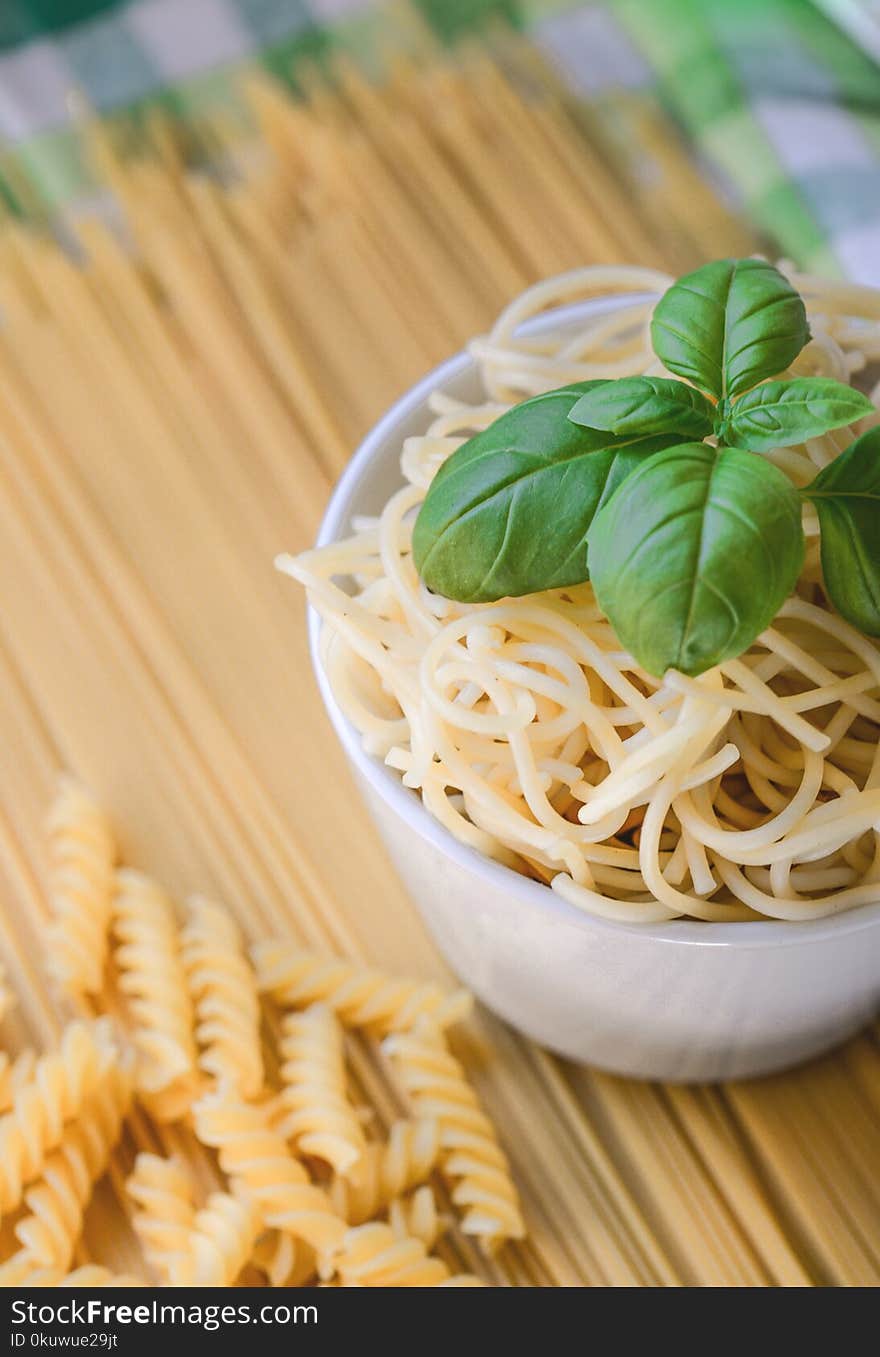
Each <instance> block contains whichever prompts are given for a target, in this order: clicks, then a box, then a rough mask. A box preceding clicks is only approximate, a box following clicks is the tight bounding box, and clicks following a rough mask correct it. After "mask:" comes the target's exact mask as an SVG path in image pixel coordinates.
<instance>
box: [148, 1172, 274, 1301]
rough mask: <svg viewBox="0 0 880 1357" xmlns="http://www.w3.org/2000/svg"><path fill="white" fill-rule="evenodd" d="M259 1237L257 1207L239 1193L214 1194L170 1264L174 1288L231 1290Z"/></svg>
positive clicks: (170, 1275)
mask: <svg viewBox="0 0 880 1357" xmlns="http://www.w3.org/2000/svg"><path fill="white" fill-rule="evenodd" d="M259 1233H260V1215H259V1212H258V1210H257V1207H256V1204H255V1203H254V1202H253V1201H251V1200H250V1199H249V1198H248V1197H245V1196H243V1195H239V1194H238V1193H236V1192H213V1193H212V1194H211V1196H210V1197H209V1198H208V1200H207V1202H206V1204H205V1206H203V1207H202V1209H201V1211H197V1212H196V1214H195V1218H194V1220H193V1223H192V1228H191V1229H190V1230H189V1232H188V1236H187V1239H186V1243H185V1245H184V1247H183V1249H182V1250H181V1252H180V1253H178V1254H176V1255H175V1256H174V1257H173V1258H172V1259H171V1262H170V1268H169V1281H170V1283H171V1285H172V1286H232V1284H233V1283H234V1282H235V1280H236V1278H237V1277H238V1274H239V1273H240V1272H241V1270H242V1268H244V1267H245V1265H246V1264H247V1263H248V1261H249V1260H250V1257H251V1255H252V1253H253V1251H254V1245H255V1244H256V1242H257V1237H258V1235H259Z"/></svg>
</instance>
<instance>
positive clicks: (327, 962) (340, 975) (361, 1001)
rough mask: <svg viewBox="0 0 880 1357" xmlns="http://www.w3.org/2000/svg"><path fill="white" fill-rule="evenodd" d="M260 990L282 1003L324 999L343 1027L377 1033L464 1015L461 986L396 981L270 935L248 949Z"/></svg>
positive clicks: (304, 1004) (467, 1000) (441, 1023)
mask: <svg viewBox="0 0 880 1357" xmlns="http://www.w3.org/2000/svg"><path fill="white" fill-rule="evenodd" d="M251 955H252V957H253V960H254V965H255V966H256V969H257V982H258V984H259V987H260V989H261V990H262V991H263V992H264V993H267V994H270V995H271V996H272V998H273V999H275V1000H276V1002H277V1003H279V1004H281V1005H282V1006H283V1007H285V1008H295V1009H299V1008H308V1007H310V1005H311V1004H316V1003H325V1004H328V1005H329V1006H330V1008H332V1009H333V1011H334V1012H335V1014H336V1016H337V1018H339V1020H340V1022H342V1023H343V1024H344V1025H345V1026H346V1027H365V1028H367V1029H368V1030H369V1031H371V1032H372V1033H373V1034H374V1035H376V1036H382V1035H384V1034H386V1033H388V1032H403V1031H406V1030H407V1029H409V1028H410V1027H412V1026H413V1024H414V1023H415V1022H416V1021H417V1020H418V1019H419V1018H420V1017H424V1016H425V1015H428V1016H430V1017H431V1019H432V1021H433V1022H434V1023H435V1024H436V1025H437V1026H438V1027H441V1028H442V1027H448V1026H449V1025H450V1024H452V1023H453V1022H458V1021H459V1020H460V1019H461V1018H464V1017H466V1016H467V1014H468V1013H469V1012H470V1009H471V1006H472V1000H471V996H470V995H469V994H468V993H467V991H466V990H455V991H453V992H452V993H449V992H447V991H446V990H443V989H441V987H440V986H439V985H431V984H420V983H419V982H418V981H415V980H397V979H395V978H394V977H393V976H390V975H385V974H384V973H383V972H381V971H374V970H369V969H367V967H365V966H361V965H358V964H357V963H356V962H352V961H342V960H340V959H338V958H334V957H324V956H320V955H319V954H318V953H316V952H307V951H303V950H302V949H301V948H299V947H296V946H295V945H294V944H293V943H289V942H285V941H283V940H278V939H273V940H271V941H264V942H258V943H256V945H255V946H254V947H253V948H252V949H251Z"/></svg>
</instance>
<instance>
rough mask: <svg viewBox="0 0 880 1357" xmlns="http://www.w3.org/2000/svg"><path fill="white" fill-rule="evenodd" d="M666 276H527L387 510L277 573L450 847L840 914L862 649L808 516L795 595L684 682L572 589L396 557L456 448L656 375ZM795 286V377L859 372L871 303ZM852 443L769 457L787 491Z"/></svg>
mask: <svg viewBox="0 0 880 1357" xmlns="http://www.w3.org/2000/svg"><path fill="white" fill-rule="evenodd" d="M670 281H671V280H670V279H668V278H666V276H665V275H663V274H660V273H657V272H654V271H650V270H645V269H636V268H610V267H599V268H589V269H582V270H577V271H575V272H572V273H569V274H565V275H563V276H561V277H559V278H556V279H552V280H550V281H548V282H545V283H541V284H539V285H537V286H536V287H533V288H530V289H529V290H528V291H527V292H525V293H524V294H523V295H522V296H521V297H520V298H519V299H518V300H517V301H515V302H514V303H513V304H512V305H511V306H509V307H508V308H507V310H506V311H505V312H504V313H503V314H502V315H501V317H500V318H499V320H498V321H497V323H496V325H495V327H494V329H493V330H492V331H491V333H490V334H489V335H488V336H487V337H486V338H483V339H479V340H476V341H475V342H474V343H473V344H472V346H471V352H472V354H473V356H474V358H475V359H476V360H477V362H478V364H479V369H480V374H481V378H482V384H483V388H484V391H485V400H484V401H483V402H481V403H480V404H477V405H466V404H463V403H461V402H459V401H456V400H452V399H450V398H449V397H448V396H447V395H444V394H443V393H442V392H437V393H436V394H435V395H434V396H433V397H432V399H431V402H430V405H431V410H432V412H433V414H434V419H433V421H432V423H431V424H430V427H429V428H428V430H427V431H426V433H425V434H424V435H423V436H421V437H414V438H409V439H407V440H406V443H405V445H404V448H403V453H402V457H401V469H402V472H403V477H404V481H405V484H404V486H403V488H402V489H401V490H399V491H398V492H397V493H396V494H395V495H393V496H392V498H391V499H390V500H389V501H388V503H387V505H386V506H385V508H384V510H383V512H382V513H381V515H380V516H379V517H378V518H377V519H370V520H366V519H362V520H358V521H356V522H355V523H354V524H353V525H352V526H353V529H354V535H353V536H352V537H350V538H348V539H347V540H345V541H340V542H336V543H334V544H332V545H330V546H326V547H323V548H321V549H319V550H316V551H313V552H308V553H306V554H304V555H302V556H300V557H298V558H296V559H292V558H290V557H282V558H281V559H280V562H279V564H280V565H281V568H282V569H284V570H285V571H287V572H288V573H289V574H291V575H293V576H294V577H295V578H296V579H298V580H300V581H301V582H302V583H303V584H305V585H306V587H307V589H308V591H309V597H310V599H311V601H312V603H313V604H314V606H315V607H316V608H317V609H318V610H319V611H320V613H321V615H322V616H323V618H324V619H325V624H326V625H325V628H324V631H323V658H324V663H325V665H326V668H327V672H328V675H329V677H330V680H331V683H332V686H333V690H334V692H335V694H336V697H337V699H338V701H339V703H340V705H341V706H342V708H343V709H344V711H345V712H346V714H347V715H348V717H349V718H350V719H351V720H352V722H353V723H354V725H355V726H356V727H357V729H358V730H359V731H360V732H361V734H362V737H363V740H364V744H365V747H366V749H367V750H368V751H369V752H370V753H372V754H373V755H375V756H376V757H378V758H381V759H384V761H385V762H386V764H388V765H389V766H390V767H391V768H394V769H396V770H397V771H398V772H399V773H400V775H401V777H402V781H403V783H404V785H405V786H407V787H410V788H412V789H413V790H414V791H415V792H418V793H419V794H420V795H421V797H422V800H423V802H424V804H425V806H426V808H427V809H428V810H429V811H430V813H431V814H432V815H434V816H435V817H436V818H437V819H438V820H439V821H440V823H441V824H443V825H444V826H445V827H446V828H447V829H448V830H449V831H450V832H451V833H452V834H453V835H454V836H455V837H456V838H457V839H459V840H460V841H461V842H463V843H465V844H467V845H469V846H470V847H472V848H474V849H476V850H478V851H479V852H481V853H484V854H486V855H488V856H490V857H492V858H494V859H496V860H497V861H499V862H502V863H505V864H506V865H508V866H510V867H514V868H516V869H519V870H521V871H524V872H526V873H528V874H530V875H532V876H536V877H538V878H539V879H541V880H544V881H547V882H549V883H550V884H551V885H552V887H553V889H554V890H556V891H557V892H558V893H559V894H560V895H561V896H562V897H563V898H564V899H566V900H567V901H568V902H569V903H570V904H572V905H575V906H578V907H580V908H583V909H586V910H588V911H591V912H593V913H596V914H601V915H603V916H605V917H607V918H611V919H617V920H622V921H626V922H654V921H660V920H666V919H672V918H675V917H679V916H682V915H687V916H690V917H694V918H700V919H706V920H712V921H724V920H739V919H755V918H759V917H764V916H768V917H772V918H777V919H790V920H799V919H810V918H817V917H820V916H822V915H829V914H835V913H838V912H840V911H842V910H846V909H851V908H853V907H855V906H857V905H861V904H865V903H868V902H870V901H872V900H876V899H877V898H878V891H880V849H878V840H877V834H876V831H877V829H878V828H880V753H878V726H880V650H878V647H877V645H876V644H875V642H873V641H872V640H870V639H869V638H867V637H865V636H863V635H862V634H861V633H860V632H858V631H856V630H855V629H854V628H853V627H852V626H850V625H849V623H847V622H846V621H844V620H843V619H842V618H841V617H839V616H838V615H837V614H836V613H835V612H833V611H832V610H831V609H830V607H829V606H828V605H827V603H826V600H825V597H824V594H823V591H822V582H821V570H820V565H819V555H818V526H817V522H816V517H815V512H814V511H813V510H811V509H809V508H808V509H806V510H805V518H804V527H805V532H806V534H807V544H808V545H807V552H806V560H805V565H804V569H803V572H802V574H801V577H800V580H799V583H798V587H797V591H796V593H795V594H794V595H793V596H792V597H791V598H790V599H788V601H787V602H786V603H785V604H784V605H783V607H782V609H781V611H780V613H779V614H778V616H777V617H776V619H775V621H774V624H773V626H771V627H770V628H768V629H767V630H766V631H765V632H764V633H763V634H762V635H761V636H760V637H759V638H758V640H757V641H756V642H755V644H754V645H753V646H752V647H751V648H750V649H749V650H748V651H747V652H746V653H745V654H743V655H741V656H739V657H738V658H737V659H734V660H730V661H727V662H725V663H722V664H720V665H718V666H716V667H715V668H714V669H712V670H710V671H709V672H707V673H705V674H702V675H700V677H699V678H687V677H686V676H684V675H682V674H679V673H677V672H676V671H674V670H671V671H669V672H668V673H667V674H666V675H665V676H664V678H663V679H662V680H661V679H657V678H654V677H653V676H652V675H650V674H648V673H647V672H646V671H645V670H644V669H642V668H641V667H640V666H639V665H638V664H637V663H636V661H635V660H634V659H633V658H632V657H630V656H629V655H627V654H626V653H624V652H623V651H622V649H621V647H620V644H619V642H618V641H617V638H616V636H615V634H614V632H613V630H612V628H611V626H610V624H609V622H608V621H607V620H606V619H605V617H604V616H603V614H602V612H601V611H600V609H599V607H598V606H597V604H596V601H595V599H594V596H593V591H592V588H591V586H590V585H589V584H583V585H578V586H576V587H572V588H566V589H561V590H552V591H547V592H545V593H542V594H536V595H531V596H527V597H522V598H511V599H502V600H500V601H499V602H497V603H488V604H462V603H456V602H453V601H450V600H448V599H445V598H442V597H440V596H438V595H436V594H432V593H431V592H430V591H429V590H428V589H426V588H425V586H424V584H423V583H422V582H421V581H420V579H419V577H418V575H417V573H416V569H415V566H414V564H413V560H412V555H411V535H412V522H413V518H414V514H415V511H416V510H417V509H418V507H419V505H420V503H421V502H422V500H423V498H424V496H425V493H426V490H427V487H428V485H429V484H430V482H431V479H432V477H433V476H434V474H435V473H436V471H437V469H438V468H439V466H440V465H441V464H442V463H443V462H444V461H445V459H446V458H447V457H448V456H449V455H450V454H451V453H452V452H453V451H454V450H455V449H456V448H457V447H459V446H460V445H461V443H462V442H463V441H464V440H465V439H466V438H467V437H470V436H471V435H472V434H473V433H475V432H477V431H479V430H481V429H484V428H486V427H487V426H488V425H489V424H490V423H491V422H492V421H493V420H494V419H495V418H497V416H498V415H499V414H501V413H502V412H503V411H504V410H505V409H507V408H509V407H510V406H511V405H512V404H514V403H516V402H517V401H519V400H522V399H523V398H525V397H527V396H531V395H535V394H537V393H540V392H543V391H549V390H552V389H553V388H555V387H559V386H562V385H563V384H564V383H567V382H572V381H584V380H587V379H590V378H597V377H599V378H610V377H620V376H629V375H635V374H640V373H646V372H647V373H662V371H663V369H662V368H661V367H660V366H659V364H658V363H657V361H656V360H655V359H654V358H653V355H652V353H651V350H650V347H649V342H648V337H647V323H648V321H649V319H650V315H651V311H652V309H653V304H654V299H655V297H656V294H657V293H658V292H661V291H663V290H664V289H665V288H666V287H667V286H668V284H669V282H670ZM794 281H795V284H796V286H797V287H798V288H799V289H800V290H801V292H802V293H803V295H804V297H805V300H806V302H807V306H808V309H809V312H810V324H811V329H812V334H813V338H812V340H811V341H810V343H809V344H808V345H807V347H806V348H805V349H804V350H803V353H802V354H801V355H800V357H799V358H798V359H797V360H796V362H795V363H794V365H793V367H792V370H791V371H792V375H814V374H819V375H823V376H831V377H834V378H836V379H837V380H842V381H851V380H852V378H853V376H854V374H856V373H861V372H863V371H865V370H869V368H870V364H871V363H872V362H874V361H875V360H877V359H878V358H880V294H878V293H876V292H873V291H871V290H869V289H864V288H857V287H853V286H846V285H841V284H833V283H827V282H824V281H821V280H818V279H812V278H805V277H798V278H796V279H794ZM603 294H630V295H629V296H628V298H627V301H626V303H625V304H624V305H621V306H617V307H615V308H614V309H611V310H604V311H599V312H598V313H596V312H594V313H593V314H592V315H591V316H590V317H589V319H588V320H587V321H586V322H585V323H584V322H583V321H581V323H580V324H579V325H578V326H577V327H576V328H572V327H571V325H569V326H567V327H557V328H555V329H552V328H551V329H550V330H540V331H539V332H537V333H536V332H535V329H534V327H532V330H531V332H529V330H528V327H526V335H525V336H524V335H523V332H522V327H523V323H524V322H527V321H529V320H531V319H533V318H534V317H536V316H538V315H540V314H541V313H543V312H545V311H547V310H552V309H553V308H556V307H559V306H560V305H564V304H569V303H572V302H576V301H584V300H587V299H589V298H596V297H599V296H601V295H603ZM875 394H876V393H875ZM870 422H872V420H871V417H869V420H868V423H870ZM851 437H852V432H851V431H850V430H844V431H842V432H836V433H831V434H827V435H825V436H823V437H822V438H818V439H811V440H808V441H807V442H806V443H805V444H803V445H800V446H798V447H793V448H781V449H778V450H775V451H773V452H772V453H769V454H767V455H768V456H769V457H770V458H771V460H772V461H774V462H775V463H776V465H777V466H778V467H779V468H780V469H781V470H783V471H784V472H785V473H786V474H787V475H788V476H789V477H790V478H791V480H792V481H793V482H794V483H795V485H797V486H803V485H806V484H807V483H808V482H809V481H810V480H811V479H812V478H813V477H814V476H815V474H816V471H817V469H820V468H822V467H823V466H825V465H827V463H828V462H829V461H831V460H832V459H833V458H834V457H835V456H836V455H837V454H838V453H839V452H840V451H842V449H843V447H844V446H846V444H847V443H848V442H849V441H850V439H851Z"/></svg>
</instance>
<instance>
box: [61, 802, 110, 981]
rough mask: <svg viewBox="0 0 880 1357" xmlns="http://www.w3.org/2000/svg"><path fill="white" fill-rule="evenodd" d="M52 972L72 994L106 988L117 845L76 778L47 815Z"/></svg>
mask: <svg viewBox="0 0 880 1357" xmlns="http://www.w3.org/2000/svg"><path fill="white" fill-rule="evenodd" d="M48 837H49V894H50V900H51V904H52V913H53V916H54V917H53V920H52V925H51V928H50V931H49V955H48V968H49V973H50V974H51V975H52V976H53V977H54V978H55V979H56V980H57V982H58V984H59V985H60V986H61V988H62V989H64V990H66V991H68V992H70V993H73V994H99V993H100V991H101V988H102V985H103V983H104V963H105V962H106V960H107V949H108V935H109V929H110V913H111V907H112V901H113V876H114V873H113V867H114V863H115V862H116V843H115V841H114V838H113V831H112V829H111V827H110V822H109V820H108V819H107V816H106V815H105V814H104V812H103V811H102V810H101V809H100V807H99V806H97V805H96V804H95V802H94V801H93V800H92V798H91V797H90V796H89V794H88V792H87V791H86V790H85V788H83V787H81V786H80V784H79V783H78V782H77V781H75V779H74V778H71V777H67V776H64V777H62V778H61V779H60V782H59V787H58V794H57V796H56V799H55V802H54V805H53V806H52V809H51V811H50V813H49V821H48Z"/></svg>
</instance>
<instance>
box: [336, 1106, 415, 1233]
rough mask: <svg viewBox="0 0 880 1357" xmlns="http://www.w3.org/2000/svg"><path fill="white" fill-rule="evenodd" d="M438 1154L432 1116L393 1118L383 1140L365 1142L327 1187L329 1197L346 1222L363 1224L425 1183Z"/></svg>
mask: <svg viewBox="0 0 880 1357" xmlns="http://www.w3.org/2000/svg"><path fill="white" fill-rule="evenodd" d="M439 1157H440V1128H439V1126H438V1124H437V1122H436V1120H435V1119H434V1118H432V1117H422V1118H416V1119H413V1120H412V1121H407V1120H403V1119H401V1120H400V1121H396V1122H395V1123H394V1125H393V1126H392V1127H391V1129H390V1131H389V1132H388V1140H387V1141H386V1142H385V1143H380V1144H369V1145H367V1147H366V1149H365V1151H364V1153H363V1155H362V1157H361V1158H360V1159H359V1160H358V1162H357V1164H355V1165H354V1167H353V1168H352V1169H351V1171H350V1172H349V1174H348V1176H347V1177H345V1178H340V1177H337V1178H335V1179H334V1180H333V1183H332V1184H331V1187H330V1200H331V1201H332V1202H333V1205H334V1206H335V1207H336V1210H337V1211H338V1212H339V1214H340V1215H341V1216H344V1217H345V1219H346V1220H347V1221H348V1223H349V1225H363V1223H364V1222H365V1221H367V1220H370V1219H371V1218H372V1217H373V1216H377V1215H378V1214H379V1213H380V1212H381V1211H383V1210H385V1209H386V1208H387V1207H388V1206H389V1204H390V1203H391V1202H392V1201H393V1200H394V1198H395V1197H400V1196H403V1195H404V1194H405V1193H407V1192H409V1191H410V1190H411V1189H412V1188H414V1187H418V1186H419V1185H420V1184H421V1183H424V1182H425V1181H426V1179H427V1178H428V1177H429V1176H430V1175H431V1173H432V1172H433V1170H434V1168H435V1167H436V1165H437V1161H438V1159H439Z"/></svg>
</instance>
